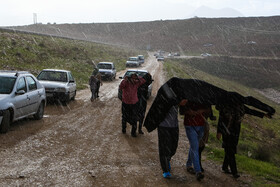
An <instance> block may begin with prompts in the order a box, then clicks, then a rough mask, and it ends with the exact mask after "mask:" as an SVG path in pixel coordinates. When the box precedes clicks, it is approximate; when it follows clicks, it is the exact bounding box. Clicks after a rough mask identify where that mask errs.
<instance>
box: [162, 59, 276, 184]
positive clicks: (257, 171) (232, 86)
mask: <svg viewBox="0 0 280 187" xmlns="http://www.w3.org/2000/svg"><path fill="white" fill-rule="evenodd" d="M238 64H242V68H240V67H239V65H238ZM272 64H273V63H272ZM256 66H259V64H256ZM272 67H273V65H272ZM164 68H165V70H166V72H167V75H168V77H169V78H170V77H173V76H177V77H181V78H197V79H201V80H205V81H207V82H209V83H211V84H213V85H216V86H218V87H221V88H223V89H225V90H228V91H237V92H239V93H241V94H242V95H244V96H247V95H251V96H254V97H256V98H258V99H259V100H261V101H263V102H264V103H267V104H269V105H270V106H273V107H274V108H275V109H276V114H275V115H274V116H273V119H267V118H264V119H261V118H257V117H253V116H249V115H245V118H244V120H243V121H242V129H241V134H240V139H239V144H238V155H237V166H238V168H239V170H240V171H241V172H242V173H249V174H250V175H252V176H253V177H254V179H255V180H254V182H253V184H252V185H256V186H263V185H264V184H279V183H280V164H279V163H280V154H279V149H280V126H279V124H280V115H279V111H280V106H279V104H276V103H274V102H272V101H270V100H268V99H266V98H264V97H263V96H262V95H260V94H259V93H258V92H256V91H255V90H254V87H258V86H259V85H265V82H269V80H270V76H269V77H268V76H267V71H270V70H271V71H272V70H273V68H272V69H269V70H267V71H260V72H254V71H255V70H256V69H258V68H256V67H255V66H254V65H252V63H248V64H246V63H244V62H243V60H240V59H238V60H236V59H235V60H234V59H231V60H229V61H228V60H225V59H223V58H220V59H219V58H217V57H215V58H213V59H209V58H206V59H188V60H177V59H168V60H166V61H165V62H164ZM248 69H251V71H248ZM278 70H279V68H278ZM275 71H276V70H275ZM255 73H256V75H255ZM240 75H243V76H240ZM274 76H275V77H274ZM277 76H278V80H279V76H280V75H279V74H278V75H277V73H276V74H273V75H272V77H274V78H275V79H273V80H272V81H271V82H270V84H271V85H274V86H275V87H278V88H279V81H278V82H277ZM254 80H257V81H254ZM249 83H251V84H249ZM277 83H278V84H277ZM248 85H249V86H248ZM213 110H214V115H215V116H217V119H218V116H219V113H218V111H217V110H215V108H214V107H213ZM216 131H217V121H210V137H209V142H208V145H207V149H206V150H207V153H205V154H207V157H208V158H210V159H213V160H216V161H217V162H220V163H222V161H223V155H224V151H223V149H222V148H221V142H219V141H218V140H217V139H216Z"/></svg>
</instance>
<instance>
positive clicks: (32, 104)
mask: <svg viewBox="0 0 280 187" xmlns="http://www.w3.org/2000/svg"><path fill="white" fill-rule="evenodd" d="M26 82H27V88H28V91H27V98H28V99H27V105H28V106H27V110H28V114H34V113H35V112H37V109H38V107H39V104H40V97H41V94H40V91H39V90H38V89H37V84H36V81H35V80H34V78H33V77H32V76H26Z"/></svg>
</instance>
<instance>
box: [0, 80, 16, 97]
mask: <svg viewBox="0 0 280 187" xmlns="http://www.w3.org/2000/svg"><path fill="white" fill-rule="evenodd" d="M15 82H16V78H15V77H0V94H10V93H11V92H12V90H13V88H14V84H15Z"/></svg>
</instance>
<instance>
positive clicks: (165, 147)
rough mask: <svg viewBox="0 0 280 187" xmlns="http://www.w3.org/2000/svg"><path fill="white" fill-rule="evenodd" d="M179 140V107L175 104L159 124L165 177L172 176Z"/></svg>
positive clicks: (159, 139) (161, 160) (161, 158)
mask: <svg viewBox="0 0 280 187" xmlns="http://www.w3.org/2000/svg"><path fill="white" fill-rule="evenodd" d="M178 140H179V127H178V107H176V106H173V107H171V109H170V110H169V112H168V114H167V116H166V117H165V119H164V120H163V121H162V122H161V123H160V124H159V126H158V150H159V160H160V165H161V169H162V171H163V174H162V175H163V177H164V178H170V177H171V174H170V170H171V165H170V161H171V157H172V156H173V155H175V153H176V150H177V147H178Z"/></svg>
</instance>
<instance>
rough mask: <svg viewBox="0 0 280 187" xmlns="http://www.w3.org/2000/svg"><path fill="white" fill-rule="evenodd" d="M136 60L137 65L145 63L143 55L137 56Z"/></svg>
mask: <svg viewBox="0 0 280 187" xmlns="http://www.w3.org/2000/svg"><path fill="white" fill-rule="evenodd" d="M138 59H139V63H140V64H144V62H145V57H144V55H138Z"/></svg>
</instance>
